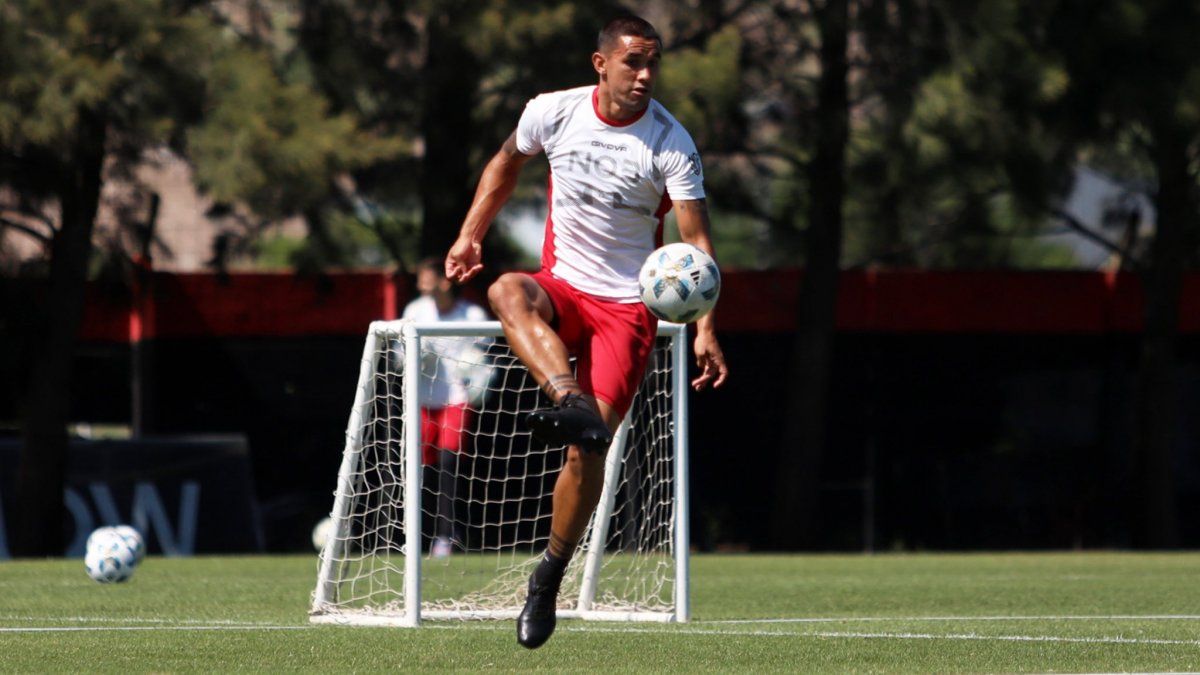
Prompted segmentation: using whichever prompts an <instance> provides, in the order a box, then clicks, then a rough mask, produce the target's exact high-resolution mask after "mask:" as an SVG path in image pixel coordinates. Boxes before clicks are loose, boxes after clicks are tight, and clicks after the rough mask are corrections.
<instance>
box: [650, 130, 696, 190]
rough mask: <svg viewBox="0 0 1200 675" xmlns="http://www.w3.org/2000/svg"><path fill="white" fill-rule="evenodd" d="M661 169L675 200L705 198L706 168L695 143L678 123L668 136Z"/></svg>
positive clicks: (662, 155) (661, 157)
mask: <svg viewBox="0 0 1200 675" xmlns="http://www.w3.org/2000/svg"><path fill="white" fill-rule="evenodd" d="M658 164H659V169H660V170H661V171H662V172H663V177H664V180H665V182H666V188H667V196H668V197H670V198H671V200H672V201H676V202H678V201H686V200H690V199H704V167H703V165H702V164H701V163H700V153H699V151H697V150H696V143H695V142H694V141H693V140H692V137H691V135H690V134H688V132H687V131H685V130H684V129H683V127H682V126H680V125H678V124H676V125H675V126H674V128H672V129H671V132H670V134H668V136H667V139H666V143H664V144H663V148H662V150H661V154H660V155H659V157H658Z"/></svg>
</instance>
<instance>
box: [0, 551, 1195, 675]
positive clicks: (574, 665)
mask: <svg viewBox="0 0 1200 675" xmlns="http://www.w3.org/2000/svg"><path fill="white" fill-rule="evenodd" d="M691 569H692V575H693V585H692V608H693V618H694V619H695V621H694V622H693V623H690V624H682V625H665V626H664V625H657V624H614V623H600V622H586V621H563V622H562V623H561V624H560V627H561V628H560V631H559V633H558V634H556V635H555V637H554V638H553V639H552V640H551V641H550V643H548V644H547V645H546V646H545V647H543V648H542V649H539V650H536V651H533V652H530V651H527V650H524V649H521V648H520V647H519V646H517V645H516V641H515V637H514V635H513V632H514V631H513V626H512V622H511V621H501V622H486V623H485V622H464V623H455V622H432V621H431V622H427V623H426V626H427V628H421V629H417V630H412V629H401V628H350V627H342V626H310V625H309V624H308V623H307V609H308V602H309V598H310V595H311V592H312V589H313V586H314V583H315V577H316V559H315V557H314V556H245V557H236V556H235V557H200V558H183V559H162V558H150V559H148V560H147V561H146V562H144V563H143V565H142V566H141V568H139V570H138V572H137V574H136V575H135V576H134V578H133V579H132V580H131V581H129V582H128V583H125V584H118V585H112V586H102V585H100V584H96V583H94V582H92V581H91V580H89V579H88V578H87V576H86V575H85V574H84V572H83V565H82V561H79V560H49V561H17V562H2V563H0V586H3V594H2V599H0V626H3V627H6V628H10V629H12V630H10V631H7V632H0V653H3V654H4V655H5V656H4V658H3V659H0V671H4V672H45V671H72V672H74V671H77V670H79V669H80V667H81V664H82V667H83V668H84V669H85V670H87V671H89V672H122V673H128V672H147V671H159V672H163V671H168V672H213V671H217V672H229V671H247V670H253V671H264V670H265V671H272V672H274V671H280V670H296V671H314V672H315V671H321V672H329V671H334V672H343V671H347V670H355V671H377V670H385V669H386V670H400V671H428V670H482V669H488V670H501V671H528V670H540V669H551V670H560V671H561V670H596V669H604V670H606V671H609V670H611V671H615V672H640V671H647V670H650V671H662V670H672V669H683V670H688V669H700V670H724V671H737V672H765V671H780V670H783V671H800V672H846V671H864V670H866V671H885V672H933V671H938V672H941V671H959V672H961V671H969V672H1021V671H1027V672H1046V671H1168V670H1197V669H1198V668H1200V641H1198V640H1197V639H1196V638H1197V634H1198V633H1200V631H1197V630H1196V629H1197V626H1196V621H1197V620H1198V619H1200V617H1198V616H1197V615H1196V614H1195V611H1196V608H1197V607H1200V555H1197V554H1192V553H1178V554H1175V553H1172V554H1132V553H1097V554H1093V553H1086V554H1078V553H1051V554H967V555H959V554H954V555H948V554H947V555H937V554H934V555H924V554H923V555H915V554H914V555H876V556H853V555H849V556H848V555H796V556H787V555H736V556H734V555H728V556H727V555H700V556H696V557H695V558H694V559H693V561H692V566H691ZM57 628H62V629H65V630H47V629H57ZM81 628H82V629H90V630H78V629H81ZM33 629H37V630H33ZM97 629H98V630H97ZM18 631H20V632H18Z"/></svg>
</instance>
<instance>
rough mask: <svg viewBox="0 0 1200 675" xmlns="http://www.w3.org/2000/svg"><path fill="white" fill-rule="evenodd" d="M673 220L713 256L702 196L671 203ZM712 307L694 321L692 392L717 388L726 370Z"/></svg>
mask: <svg viewBox="0 0 1200 675" xmlns="http://www.w3.org/2000/svg"><path fill="white" fill-rule="evenodd" d="M675 220H676V222H677V223H678V224H679V236H680V238H682V239H683V240H684V241H685V242H687V243H689V244H691V245H692V246H695V247H696V248H698V249H700V250H702V251H704V252H705V253H707V254H709V255H710V256H712V259H713V260H716V259H717V256H716V254H715V253H714V251H713V245H712V237H711V236H710V235H709V232H710V230H711V227H710V226H709V220H708V204H707V203H706V202H705V201H704V199H686V200H681V201H677V202H675ZM715 313H716V309H715V308H714V309H713V311H711V312H709V313H708V314H705V315H704V316H702V317H700V319H699V320H698V321H696V342H695V345H694V351H695V353H696V365H697V366H698V367H699V368H700V376H699V377H697V378H696V379H694V380H692V388H694V389H695V390H696V391H699V390H701V389H704V388H705V387H707V386H709V385H710V384H711V385H712V386H714V387H719V386H721V385H722V384H724V383H725V377H726V376H727V375H728V374H729V369H728V368H727V367H726V366H725V354H724V353H723V352H722V351H721V344H720V343H719V342H717V330H716V323H715V321H714V319H713V315H714V314H715Z"/></svg>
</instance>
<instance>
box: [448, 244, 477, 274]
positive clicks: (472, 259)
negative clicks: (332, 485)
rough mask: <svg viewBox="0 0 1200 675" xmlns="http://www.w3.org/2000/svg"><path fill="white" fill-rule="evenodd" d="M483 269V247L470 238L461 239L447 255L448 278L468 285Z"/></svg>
mask: <svg viewBox="0 0 1200 675" xmlns="http://www.w3.org/2000/svg"><path fill="white" fill-rule="evenodd" d="M482 269H483V246H481V245H480V244H479V243H478V242H476V241H472V240H471V239H470V238H463V237H459V238H458V240H457V241H455V242H454V245H453V246H451V247H450V252H449V253H447V254H446V278H447V279H449V280H450V281H453V282H454V283H456V284H462V283H466V282H468V281H470V280H471V278H472V277H474V276H475V275H476V274H479V272H480V270H482Z"/></svg>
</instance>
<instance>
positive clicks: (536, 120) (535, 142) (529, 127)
mask: <svg viewBox="0 0 1200 675" xmlns="http://www.w3.org/2000/svg"><path fill="white" fill-rule="evenodd" d="M549 107H550V97H549V96H546V95H545V94H543V95H541V96H537V97H535V98H532V99H530V100H529V102H528V103H526V104H525V111H524V112H522V113H521V119H520V121H518V122H517V150H519V151H520V152H521V154H525V155H536V154H538V153H539V152H541V151H542V150H543V149H544V145H543V144H544V143H545V142H546V140H547V138H548V137H549V135H550V128H549V126H548V124H547V121H546V118H547V117H549V115H548V114H547V112H548V109H549Z"/></svg>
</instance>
